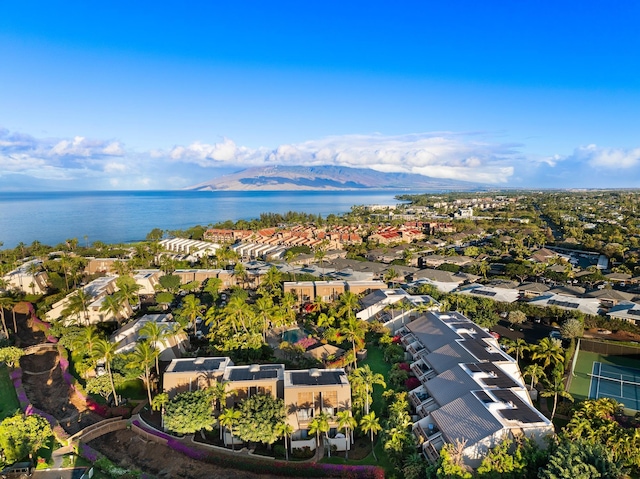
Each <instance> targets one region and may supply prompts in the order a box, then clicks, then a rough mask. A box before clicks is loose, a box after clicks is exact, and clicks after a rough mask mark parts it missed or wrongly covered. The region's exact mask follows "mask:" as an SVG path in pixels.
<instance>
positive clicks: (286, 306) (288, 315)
mask: <svg viewBox="0 0 640 479" xmlns="http://www.w3.org/2000/svg"><path fill="white" fill-rule="evenodd" d="M295 305H296V297H295V295H294V294H293V293H291V292H288V293H284V295H282V298H280V309H281V312H282V319H283V320H284V321H285V323H286V324H293V323H295V322H296V310H295V309H294V307H295Z"/></svg>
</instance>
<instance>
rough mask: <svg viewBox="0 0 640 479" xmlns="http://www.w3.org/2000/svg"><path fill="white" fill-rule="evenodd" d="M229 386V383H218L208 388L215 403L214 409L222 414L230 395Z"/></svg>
mask: <svg viewBox="0 0 640 479" xmlns="http://www.w3.org/2000/svg"><path fill="white" fill-rule="evenodd" d="M227 384H229V381H216V383H215V384H214V385H213V386H209V387H208V388H207V393H208V394H209V395H210V396H211V399H212V401H213V404H212V409H214V410H217V411H220V412H222V406H223V404H225V403H224V401H225V400H226V398H227V396H228V395H229V391H227Z"/></svg>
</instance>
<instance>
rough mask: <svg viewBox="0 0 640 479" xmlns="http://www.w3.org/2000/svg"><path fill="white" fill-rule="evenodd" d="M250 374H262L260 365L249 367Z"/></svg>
mask: <svg viewBox="0 0 640 479" xmlns="http://www.w3.org/2000/svg"><path fill="white" fill-rule="evenodd" d="M249 372H250V373H257V372H260V365H259V364H252V365H251V366H249Z"/></svg>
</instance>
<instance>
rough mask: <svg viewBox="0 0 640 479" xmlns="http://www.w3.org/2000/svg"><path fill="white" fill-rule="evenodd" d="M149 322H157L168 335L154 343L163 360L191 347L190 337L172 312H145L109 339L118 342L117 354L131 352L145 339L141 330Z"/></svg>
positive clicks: (174, 357)
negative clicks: (179, 327) (175, 319)
mask: <svg viewBox="0 0 640 479" xmlns="http://www.w3.org/2000/svg"><path fill="white" fill-rule="evenodd" d="M148 323H156V324H157V325H158V328H159V329H160V330H161V331H163V332H164V333H165V334H166V337H165V338H164V339H162V340H160V341H156V342H154V343H153V347H154V348H155V349H157V350H158V351H159V352H160V360H161V361H171V360H172V359H176V358H179V357H181V356H182V354H184V353H185V352H186V350H187V349H188V347H189V337H188V336H187V334H186V333H185V332H184V331H180V330H179V329H178V326H179V325H178V323H177V322H176V321H174V320H173V316H172V315H171V314H145V315H144V316H142V317H141V318H139V319H136V320H135V321H132V322H130V323H128V324H126V325H125V326H123V327H122V328H120V329H118V330H117V331H115V332H114V333H113V334H112V335H111V337H110V338H109V341H111V342H112V343H117V344H118V347H117V349H116V354H119V353H129V352H131V351H133V350H134V349H135V347H136V344H137V343H138V341H140V340H142V339H145V336H143V335H141V334H140V330H141V329H142V328H143V327H144V326H145V325H146V324H148Z"/></svg>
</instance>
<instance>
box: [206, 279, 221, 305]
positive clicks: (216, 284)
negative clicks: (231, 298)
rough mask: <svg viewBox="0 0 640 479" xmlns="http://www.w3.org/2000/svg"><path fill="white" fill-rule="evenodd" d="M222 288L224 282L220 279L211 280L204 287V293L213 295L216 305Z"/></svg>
mask: <svg viewBox="0 0 640 479" xmlns="http://www.w3.org/2000/svg"><path fill="white" fill-rule="evenodd" d="M221 286H222V280H221V279H220V278H209V279H208V280H207V284H205V285H204V288H203V291H204V292H205V293H209V295H211V299H212V301H213V302H214V303H215V302H216V300H217V299H218V295H219V294H220V287H221Z"/></svg>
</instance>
